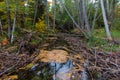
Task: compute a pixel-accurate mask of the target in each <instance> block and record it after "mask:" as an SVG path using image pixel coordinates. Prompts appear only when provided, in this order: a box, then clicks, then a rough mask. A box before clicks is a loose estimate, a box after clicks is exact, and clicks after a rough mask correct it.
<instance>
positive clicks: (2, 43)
mask: <svg viewBox="0 0 120 80" xmlns="http://www.w3.org/2000/svg"><path fill="white" fill-rule="evenodd" d="M0 44H1V45H2V46H6V45H7V44H8V40H7V38H4V39H3V40H2V41H1V42H0Z"/></svg>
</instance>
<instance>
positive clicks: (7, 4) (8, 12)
mask: <svg viewBox="0 0 120 80" xmlns="http://www.w3.org/2000/svg"><path fill="white" fill-rule="evenodd" d="M6 7H7V16H8V38H9V39H10V36H11V16H10V9H9V2H8V0H6Z"/></svg>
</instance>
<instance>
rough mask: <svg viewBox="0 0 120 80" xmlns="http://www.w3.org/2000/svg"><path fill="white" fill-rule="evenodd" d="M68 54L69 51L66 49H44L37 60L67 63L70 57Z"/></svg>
mask: <svg viewBox="0 0 120 80" xmlns="http://www.w3.org/2000/svg"><path fill="white" fill-rule="evenodd" d="M67 55H68V53H67V52H66V51H64V50H52V51H47V50H43V51H41V53H40V54H39V55H38V56H37V57H36V59H35V60H40V61H41V62H56V63H65V62H66V61H67V59H68V57H67Z"/></svg>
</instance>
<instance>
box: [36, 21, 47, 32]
mask: <svg viewBox="0 0 120 80" xmlns="http://www.w3.org/2000/svg"><path fill="white" fill-rule="evenodd" d="M35 27H36V29H37V30H38V31H39V32H45V30H46V29H47V25H46V24H45V21H44V20H42V19H39V21H38V22H37V23H36V24H35Z"/></svg>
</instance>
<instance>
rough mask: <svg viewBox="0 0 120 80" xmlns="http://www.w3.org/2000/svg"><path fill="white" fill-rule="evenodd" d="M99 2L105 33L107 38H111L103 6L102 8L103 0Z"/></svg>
mask: <svg viewBox="0 0 120 80" xmlns="http://www.w3.org/2000/svg"><path fill="white" fill-rule="evenodd" d="M100 4H101V8H102V15H103V20H104V25H105V31H106V35H107V38H108V40H112V37H111V34H110V30H109V26H108V22H107V17H106V12H105V8H104V4H103V0H100Z"/></svg>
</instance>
